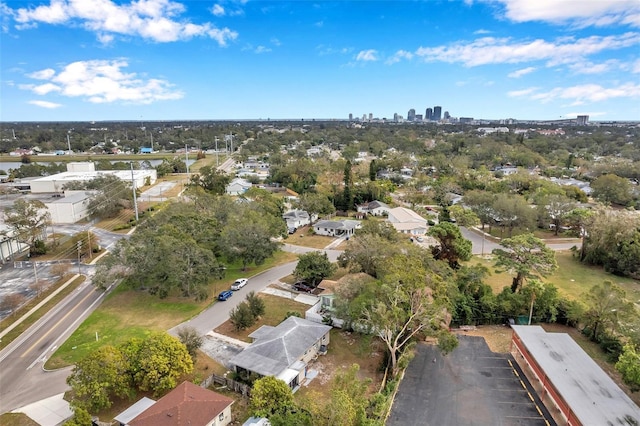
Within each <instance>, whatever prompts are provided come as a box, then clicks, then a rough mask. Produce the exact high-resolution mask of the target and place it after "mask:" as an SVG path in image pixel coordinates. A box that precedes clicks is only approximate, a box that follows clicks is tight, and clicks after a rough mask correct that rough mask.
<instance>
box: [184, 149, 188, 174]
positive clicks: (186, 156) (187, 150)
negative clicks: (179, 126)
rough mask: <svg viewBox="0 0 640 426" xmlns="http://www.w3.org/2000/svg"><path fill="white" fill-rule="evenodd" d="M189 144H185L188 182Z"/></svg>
mask: <svg viewBox="0 0 640 426" xmlns="http://www.w3.org/2000/svg"><path fill="white" fill-rule="evenodd" d="M187 146H188V145H187V144H184V164H186V165H187V182H188V181H189V149H188V148H187Z"/></svg>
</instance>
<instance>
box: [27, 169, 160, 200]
mask: <svg viewBox="0 0 640 426" xmlns="http://www.w3.org/2000/svg"><path fill="white" fill-rule="evenodd" d="M90 164H92V163H90ZM106 175H113V176H115V177H117V178H118V179H121V180H123V181H125V182H131V181H132V180H133V181H134V182H135V185H136V188H140V187H143V186H146V185H153V184H154V183H155V182H156V180H157V179H158V174H157V173H156V170H155V169H150V170H134V171H133V172H131V170H98V171H92V172H91V171H86V172H72V171H68V172H62V173H57V174H55V175H51V176H44V177H41V178H38V179H34V180H32V181H31V193H33V194H41V193H52V192H62V191H63V190H64V186H65V185H66V184H68V183H71V182H85V181H89V180H93V179H95V178H97V177H98V176H106Z"/></svg>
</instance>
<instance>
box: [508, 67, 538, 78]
mask: <svg viewBox="0 0 640 426" xmlns="http://www.w3.org/2000/svg"><path fill="white" fill-rule="evenodd" d="M535 70H536V68H535V67H527V68H522V69H520V70H516V71H514V72H510V73H509V74H507V77H509V78H520V77H522V76H523V75H526V74H530V73H532V72H534V71H535Z"/></svg>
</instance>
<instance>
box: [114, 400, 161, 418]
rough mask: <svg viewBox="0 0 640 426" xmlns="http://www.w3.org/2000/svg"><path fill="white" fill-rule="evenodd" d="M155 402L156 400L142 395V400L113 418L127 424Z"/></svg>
mask: <svg viewBox="0 0 640 426" xmlns="http://www.w3.org/2000/svg"><path fill="white" fill-rule="evenodd" d="M155 403H156V402H155V401H154V400H153V399H150V398H147V397H146V396H145V397H142V399H141V400H140V401H138V402H136V403H135V404H133V405H132V406H131V407H129V408H127V409H126V410H124V411H123V412H122V413H120V414H118V415H117V416H116V417H114V418H113V420H115V421H118V422H120V423H122V424H124V425H126V424H127V423H129V422H130V421H131V420H133V419H135V418H136V417H138V415H139V414H140V413H142V412H143V411H145V410H146V409H147V408H149V407H151V406H152V405H153V404H155Z"/></svg>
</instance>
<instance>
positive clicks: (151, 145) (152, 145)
mask: <svg viewBox="0 0 640 426" xmlns="http://www.w3.org/2000/svg"><path fill="white" fill-rule="evenodd" d="M151 152H153V133H151Z"/></svg>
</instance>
